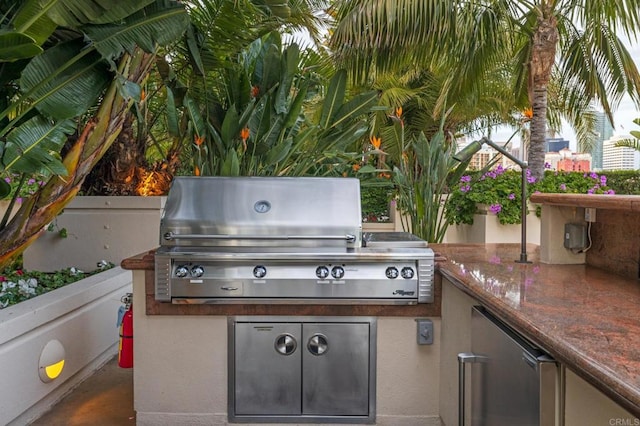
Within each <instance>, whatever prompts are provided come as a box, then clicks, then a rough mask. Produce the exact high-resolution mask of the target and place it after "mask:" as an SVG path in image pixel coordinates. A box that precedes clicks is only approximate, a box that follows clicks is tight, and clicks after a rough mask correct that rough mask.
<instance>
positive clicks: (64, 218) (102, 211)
mask: <svg viewBox="0 0 640 426" xmlns="http://www.w3.org/2000/svg"><path fill="white" fill-rule="evenodd" d="M165 201H166V197H135V196H132V197H124V196H123V197H75V198H74V199H73V200H72V201H71V202H70V203H69V205H67V207H65V209H64V211H63V212H62V214H61V215H60V216H58V218H57V219H56V221H55V227H57V228H58V229H62V228H65V229H66V231H67V237H66V238H62V237H61V236H60V235H59V234H58V232H55V231H54V232H45V233H44V234H43V235H41V236H40V238H38V239H37V240H36V241H35V242H34V243H33V244H32V245H31V246H29V248H27V250H25V252H24V267H25V268H26V269H27V270H38V271H45V272H46V271H56V270H59V269H62V268H70V267H72V266H73V267H76V268H79V269H81V270H83V271H92V270H95V269H96V265H97V263H98V262H100V261H101V260H106V261H108V262H113V263H114V264H116V265H119V264H120V262H121V261H122V260H123V259H126V258H128V257H131V256H134V255H137V254H140V253H144V252H145V251H148V250H151V249H154V248H156V247H158V245H159V244H160V241H159V229H160V215H161V214H162V209H163V208H164V203H165Z"/></svg>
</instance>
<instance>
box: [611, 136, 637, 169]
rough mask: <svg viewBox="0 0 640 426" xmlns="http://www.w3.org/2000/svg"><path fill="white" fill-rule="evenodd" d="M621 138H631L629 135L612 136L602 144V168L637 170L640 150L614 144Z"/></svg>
mask: <svg viewBox="0 0 640 426" xmlns="http://www.w3.org/2000/svg"><path fill="white" fill-rule="evenodd" d="M623 139H633V137H632V136H630V135H622V136H613V137H611V138H609V139H607V140H605V141H604V142H603V144H602V170H638V169H640V152H639V151H636V150H635V149H633V148H629V147H625V146H615V143H616V142H618V141H620V140H623Z"/></svg>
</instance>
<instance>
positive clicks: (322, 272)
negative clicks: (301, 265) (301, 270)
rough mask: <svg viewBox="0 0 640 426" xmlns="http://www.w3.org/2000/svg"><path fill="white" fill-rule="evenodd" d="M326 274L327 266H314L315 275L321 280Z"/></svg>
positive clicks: (327, 273) (327, 271)
mask: <svg viewBox="0 0 640 426" xmlns="http://www.w3.org/2000/svg"><path fill="white" fill-rule="evenodd" d="M328 276H329V268H327V267H326V266H318V267H317V268H316V277H318V278H320V279H321V280H324V279H325V278H327V277H328Z"/></svg>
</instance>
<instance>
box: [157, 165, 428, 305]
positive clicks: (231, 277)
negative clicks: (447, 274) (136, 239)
mask: <svg viewBox="0 0 640 426" xmlns="http://www.w3.org/2000/svg"><path fill="white" fill-rule="evenodd" d="M359 189H360V187H359V181H358V180H357V179H348V178H335V179H334V178H204V177H198V178H176V179H175V181H174V183H173V185H172V188H171V190H170V192H169V196H168V198H167V202H166V207H165V212H164V215H163V217H162V219H161V226H160V242H161V247H160V249H158V251H157V252H156V256H155V266H156V268H155V271H156V272H155V274H156V277H155V278H156V280H155V286H156V288H155V290H156V292H155V294H156V296H155V297H156V300H158V301H165V302H172V303H289V304H290V303H294V304H296V303H319V302H321V303H325V304H327V303H328V304H350V303H372V304H416V303H429V302H433V275H434V254H433V251H432V250H431V249H430V248H428V247H427V245H426V242H424V241H423V240H420V239H418V238H417V237H415V236H413V235H411V234H408V233H372V234H367V235H364V236H363V234H362V231H361V228H362V224H361V213H360V190H359ZM206 200H208V201H206Z"/></svg>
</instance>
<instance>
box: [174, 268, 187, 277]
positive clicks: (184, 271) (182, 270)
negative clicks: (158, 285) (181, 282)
mask: <svg viewBox="0 0 640 426" xmlns="http://www.w3.org/2000/svg"><path fill="white" fill-rule="evenodd" d="M187 275H189V268H187V267H186V266H184V265H180V266H178V267H177V268H176V277H178V278H184V277H186V276H187Z"/></svg>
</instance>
